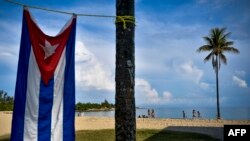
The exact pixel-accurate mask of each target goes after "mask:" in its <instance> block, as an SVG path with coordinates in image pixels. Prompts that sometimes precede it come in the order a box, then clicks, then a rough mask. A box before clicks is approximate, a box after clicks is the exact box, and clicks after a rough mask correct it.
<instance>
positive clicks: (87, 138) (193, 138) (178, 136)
mask: <svg viewBox="0 0 250 141" xmlns="http://www.w3.org/2000/svg"><path fill="white" fill-rule="evenodd" d="M136 139H137V141H166V140H167V141H218V139H214V138H212V137H210V136H207V135H202V134H196V133H186V132H175V131H166V130H144V129H139V130H137V133H136ZM8 140H9V135H6V136H1V137H0V141H8ZM114 140H115V131H114V130H111V129H110V130H83V131H77V132H76V141H114Z"/></svg>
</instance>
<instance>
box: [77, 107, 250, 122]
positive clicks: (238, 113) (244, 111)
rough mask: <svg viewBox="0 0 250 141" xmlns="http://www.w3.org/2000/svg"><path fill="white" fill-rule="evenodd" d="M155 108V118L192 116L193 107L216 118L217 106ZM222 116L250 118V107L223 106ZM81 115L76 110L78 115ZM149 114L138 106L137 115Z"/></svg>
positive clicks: (94, 113) (104, 114)
mask: <svg viewBox="0 0 250 141" xmlns="http://www.w3.org/2000/svg"><path fill="white" fill-rule="evenodd" d="M152 109H154V113H155V118H174V119H180V118H183V114H182V111H184V112H185V114H186V118H187V119H191V118H192V115H193V114H192V111H193V109H194V110H195V111H196V118H197V111H199V112H200V116H201V118H202V119H216V113H217V112H216V108H150V110H152ZM220 110H221V117H222V119H227V120H250V108H246V107H244V108H242V107H233V108H229V107H226V108H224V107H223V108H221V109H220ZM77 115H79V113H78V112H76V116H77ZM80 115H81V116H100V117H114V115H115V111H114V110H111V111H87V112H81V114H80ZM142 115H145V116H147V115H148V108H137V109H136V117H139V116H142Z"/></svg>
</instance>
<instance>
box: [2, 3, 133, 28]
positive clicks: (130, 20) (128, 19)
mask: <svg viewBox="0 0 250 141" xmlns="http://www.w3.org/2000/svg"><path fill="white" fill-rule="evenodd" d="M5 1H6V2H9V3H12V4H16V5H21V6H23V7H29V8H33V9H40V10H44V11H49V12H56V13H61V14H67V15H76V16H85V17H99V18H113V19H116V21H115V23H119V22H122V23H123V29H126V28H127V23H133V24H135V17H134V16H110V15H95V14H76V13H71V12H67V11H59V10H53V9H48V8H42V7H37V6H31V5H26V4H23V3H20V2H16V1H12V0H5Z"/></svg>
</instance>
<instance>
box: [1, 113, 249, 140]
mask: <svg viewBox="0 0 250 141" xmlns="http://www.w3.org/2000/svg"><path fill="white" fill-rule="evenodd" d="M11 119H12V112H0V136H2V135H6V134H10V130H11ZM225 124H245V125H246V124H247V125H250V120H208V119H157V118H154V119H152V118H151V119H142V118H141V119H137V120H136V127H137V129H160V130H173V131H185V132H196V133H203V134H207V135H211V136H213V137H215V138H219V139H221V140H223V126H224V125H225ZM114 127H115V121H114V118H108V117H87V116H83V117H76V120H75V129H76V130H77V131H78V130H97V129H114Z"/></svg>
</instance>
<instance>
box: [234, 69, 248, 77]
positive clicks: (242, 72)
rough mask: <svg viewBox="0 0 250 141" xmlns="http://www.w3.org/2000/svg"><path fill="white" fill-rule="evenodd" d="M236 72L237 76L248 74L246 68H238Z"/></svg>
mask: <svg viewBox="0 0 250 141" xmlns="http://www.w3.org/2000/svg"><path fill="white" fill-rule="evenodd" d="M235 74H236V75H237V76H241V77H244V76H245V75H246V72H245V71H244V70H237V71H235Z"/></svg>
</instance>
